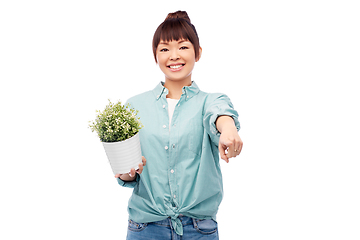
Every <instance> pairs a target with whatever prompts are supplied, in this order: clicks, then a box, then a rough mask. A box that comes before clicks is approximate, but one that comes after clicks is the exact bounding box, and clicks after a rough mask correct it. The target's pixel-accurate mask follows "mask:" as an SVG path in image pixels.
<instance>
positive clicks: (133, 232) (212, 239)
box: [126, 216, 219, 240]
mask: <svg viewBox="0 0 360 240" xmlns="http://www.w3.org/2000/svg"><path fill="white" fill-rule="evenodd" d="M179 219H180V220H181V223H182V225H183V229H184V234H183V235H182V236H180V235H178V234H176V233H175V231H174V229H173V227H172V225H171V220H170V218H167V219H165V220H162V221H158V222H151V223H137V222H134V221H132V220H129V226H128V232H127V237H126V240H149V239H154V240H201V239H204V240H205V239H206V240H218V239H219V234H218V228H217V223H216V222H215V221H214V220H199V219H193V218H189V217H185V216H181V217H179Z"/></svg>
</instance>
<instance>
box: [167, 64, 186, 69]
mask: <svg viewBox="0 0 360 240" xmlns="http://www.w3.org/2000/svg"><path fill="white" fill-rule="evenodd" d="M182 66H183V65H175V66H170V68H172V69H177V68H179V67H182Z"/></svg>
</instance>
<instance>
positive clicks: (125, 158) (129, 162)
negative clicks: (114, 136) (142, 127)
mask: <svg viewBox="0 0 360 240" xmlns="http://www.w3.org/2000/svg"><path fill="white" fill-rule="evenodd" d="M103 146H104V149H105V152H106V155H107V157H108V159H109V162H110V165H111V169H112V170H113V172H114V174H118V173H120V174H124V173H129V172H130V170H131V169H132V168H135V169H138V168H139V164H140V163H142V159H141V156H142V155H141V147H140V137H139V133H137V134H136V135H135V136H133V137H131V138H129V139H126V140H124V141H121V142H103Z"/></svg>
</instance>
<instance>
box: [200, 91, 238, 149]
mask: <svg viewBox="0 0 360 240" xmlns="http://www.w3.org/2000/svg"><path fill="white" fill-rule="evenodd" d="M224 115H225V116H230V117H232V118H233V119H234V122H235V126H236V128H237V130H238V131H239V130H240V123H239V120H238V117H239V115H238V112H237V111H236V110H235V109H234V106H233V104H232V103H231V101H230V98H229V97H228V96H226V95H225V94H219V93H214V94H209V96H208V97H207V100H206V103H205V111H204V120H203V123H204V127H205V129H206V131H207V133H208V134H209V136H210V138H211V140H212V142H213V143H214V144H215V145H216V146H218V145H219V139H220V132H219V131H218V130H217V128H216V124H215V123H216V120H217V118H218V117H220V116H224Z"/></svg>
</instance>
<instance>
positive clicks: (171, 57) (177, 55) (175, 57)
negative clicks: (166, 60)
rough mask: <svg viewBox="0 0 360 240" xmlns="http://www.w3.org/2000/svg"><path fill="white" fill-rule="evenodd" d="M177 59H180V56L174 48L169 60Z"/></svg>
mask: <svg viewBox="0 0 360 240" xmlns="http://www.w3.org/2000/svg"><path fill="white" fill-rule="evenodd" d="M179 59H180V56H179V53H178V51H176V50H174V51H171V55H170V60H171V61H176V60H179Z"/></svg>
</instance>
